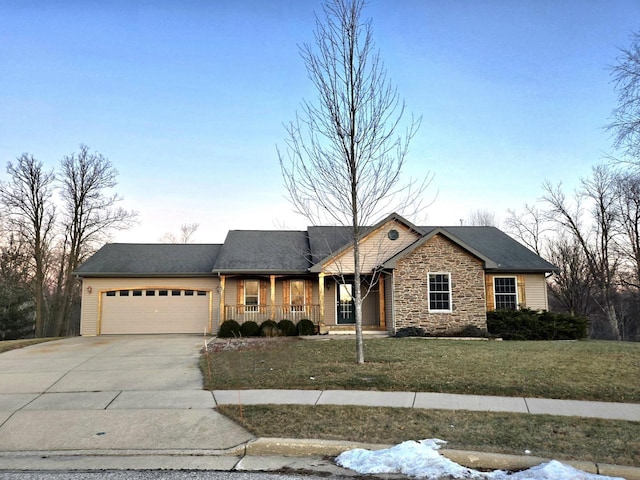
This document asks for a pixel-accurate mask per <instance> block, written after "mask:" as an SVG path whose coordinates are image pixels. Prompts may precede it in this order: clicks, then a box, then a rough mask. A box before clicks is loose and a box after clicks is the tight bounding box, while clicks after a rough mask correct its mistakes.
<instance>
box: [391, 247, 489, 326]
mask: <svg viewBox="0 0 640 480" xmlns="http://www.w3.org/2000/svg"><path fill="white" fill-rule="evenodd" d="M429 272H432V273H435V272H440V273H450V274H451V290H452V294H451V301H452V306H453V310H452V312H451V313H430V312H429V297H428V274H429ZM394 300H395V328H396V330H398V329H400V328H403V327H422V328H424V329H425V330H426V331H427V332H429V333H431V334H435V335H441V334H442V335H444V334H450V333H455V332H456V331H460V330H462V329H463V328H465V327H467V326H469V325H474V326H476V327H478V328H483V329H486V327H487V316H486V307H485V286H484V269H483V265H482V262H481V261H480V260H478V259H477V258H475V257H474V256H472V255H471V254H469V253H468V252H466V251H465V250H463V249H462V248H460V247H458V246H457V245H455V244H454V243H453V242H451V241H450V240H448V239H447V238H446V237H443V236H441V235H436V236H434V237H433V238H432V239H430V240H429V241H428V242H426V243H425V244H424V245H421V246H420V247H418V248H417V249H415V250H414V251H413V252H412V253H411V254H409V255H407V256H406V257H405V258H403V259H401V260H399V261H398V263H397V265H396V269H395V271H394Z"/></svg>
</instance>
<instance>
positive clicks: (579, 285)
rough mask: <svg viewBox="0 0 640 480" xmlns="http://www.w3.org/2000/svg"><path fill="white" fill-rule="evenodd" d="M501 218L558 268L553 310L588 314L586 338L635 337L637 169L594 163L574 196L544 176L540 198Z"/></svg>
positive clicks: (639, 248)
mask: <svg viewBox="0 0 640 480" xmlns="http://www.w3.org/2000/svg"><path fill="white" fill-rule="evenodd" d="M505 224H506V228H507V230H508V231H509V232H510V233H511V234H512V235H514V236H516V237H517V238H519V239H520V240H521V241H522V242H523V243H524V244H525V245H527V246H528V247H529V248H531V249H532V250H534V251H535V252H536V253H538V254H540V255H543V256H544V257H546V258H547V259H548V260H549V261H551V262H552V263H554V264H555V265H557V266H558V267H559V268H560V271H559V272H558V273H556V274H554V275H553V276H552V277H551V278H550V282H549V285H550V290H551V293H552V299H551V306H552V308H553V309H555V310H562V311H567V312H570V313H573V314H581V315H586V316H588V317H589V318H590V319H591V336H592V337H595V338H611V339H618V340H640V320H639V314H640V171H638V170H637V169H635V168H634V169H629V168H622V167H619V166H615V165H599V166H596V167H593V169H592V171H591V173H590V175H589V176H588V177H586V178H583V179H582V180H581V182H580V187H579V188H578V190H577V191H575V192H574V193H573V194H572V195H567V192H566V191H565V189H564V188H563V186H562V184H561V183H558V184H553V183H551V182H549V181H547V182H545V184H544V185H543V187H542V197H541V200H540V203H539V204H538V205H525V206H524V208H522V209H521V210H518V211H515V210H509V211H508V217H507V219H506V222H505Z"/></svg>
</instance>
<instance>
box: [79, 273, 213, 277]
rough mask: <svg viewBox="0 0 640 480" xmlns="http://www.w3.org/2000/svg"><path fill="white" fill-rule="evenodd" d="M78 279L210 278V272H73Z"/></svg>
mask: <svg viewBox="0 0 640 480" xmlns="http://www.w3.org/2000/svg"><path fill="white" fill-rule="evenodd" d="M73 275H74V276H75V277H78V278H140V277H144V278H152V277H153V278H158V277H174V278H176V277H211V276H212V274H211V273H210V272H126V273H123V272H73Z"/></svg>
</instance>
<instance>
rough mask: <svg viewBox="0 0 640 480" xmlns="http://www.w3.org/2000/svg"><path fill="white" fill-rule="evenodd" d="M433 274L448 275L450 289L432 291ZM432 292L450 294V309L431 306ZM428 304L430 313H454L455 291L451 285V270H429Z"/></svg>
mask: <svg viewBox="0 0 640 480" xmlns="http://www.w3.org/2000/svg"><path fill="white" fill-rule="evenodd" d="M432 275H446V276H447V279H448V282H447V284H448V286H449V289H448V290H447V291H444V290H437V291H434V292H431V276H432ZM431 293H447V294H448V295H449V302H448V303H449V308H448V309H440V308H438V309H436V308H431ZM427 306H428V308H429V313H452V312H453V292H452V286H451V272H428V273H427Z"/></svg>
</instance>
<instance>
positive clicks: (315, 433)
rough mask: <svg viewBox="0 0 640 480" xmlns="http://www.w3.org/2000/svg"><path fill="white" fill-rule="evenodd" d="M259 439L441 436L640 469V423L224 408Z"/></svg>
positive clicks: (459, 446)
mask: <svg viewBox="0 0 640 480" xmlns="http://www.w3.org/2000/svg"><path fill="white" fill-rule="evenodd" d="M218 410H219V411H220V412H222V413H223V414H225V415H227V416H228V417H230V418H232V419H233V420H235V421H236V422H238V423H239V424H241V425H243V426H244V427H245V428H247V429H248V430H249V431H251V432H252V433H253V434H254V435H256V436H259V437H285V438H321V439H327V440H351V441H359V442H371V443H382V444H391V445H393V444H397V443H400V442H403V441H405V440H422V439H424V438H441V439H443V440H446V441H448V442H449V443H448V445H447V446H446V448H452V449H456V450H472V451H484V452H497V453H509V454H515V455H523V454H524V453H525V451H529V452H531V455H534V456H539V457H545V458H554V459H558V460H587V461H591V462H597V463H613V464H619V465H633V466H640V463H638V462H639V459H640V422H624V421H615V420H600V419H593V418H572V417H558V416H550V415H530V414H515V413H490V412H467V411H461V410H458V411H455V410H421V409H405V408H371V407H353V406H338V405H318V406H304V405H256V406H248V405H245V406H242V407H241V406H239V405H221V406H219V407H218Z"/></svg>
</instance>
